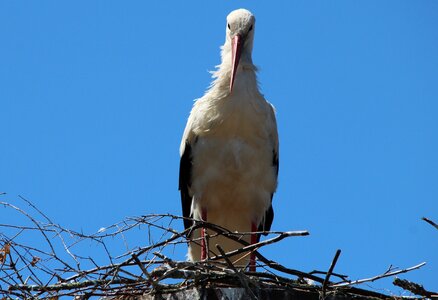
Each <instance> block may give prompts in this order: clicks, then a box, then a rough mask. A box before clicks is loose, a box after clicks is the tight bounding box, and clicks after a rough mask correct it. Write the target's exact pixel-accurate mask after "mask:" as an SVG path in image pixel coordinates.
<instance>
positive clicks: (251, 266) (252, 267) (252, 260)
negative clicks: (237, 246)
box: [249, 223, 257, 272]
mask: <svg viewBox="0 0 438 300" xmlns="http://www.w3.org/2000/svg"><path fill="white" fill-rule="evenodd" d="M251 231H252V232H255V231H257V227H256V225H255V224H254V223H251ZM255 243H257V234H255V233H251V245H252V244H255ZM255 260H256V258H255V254H254V252H253V253H251V256H250V258H249V271H250V272H255V271H256V265H255Z"/></svg>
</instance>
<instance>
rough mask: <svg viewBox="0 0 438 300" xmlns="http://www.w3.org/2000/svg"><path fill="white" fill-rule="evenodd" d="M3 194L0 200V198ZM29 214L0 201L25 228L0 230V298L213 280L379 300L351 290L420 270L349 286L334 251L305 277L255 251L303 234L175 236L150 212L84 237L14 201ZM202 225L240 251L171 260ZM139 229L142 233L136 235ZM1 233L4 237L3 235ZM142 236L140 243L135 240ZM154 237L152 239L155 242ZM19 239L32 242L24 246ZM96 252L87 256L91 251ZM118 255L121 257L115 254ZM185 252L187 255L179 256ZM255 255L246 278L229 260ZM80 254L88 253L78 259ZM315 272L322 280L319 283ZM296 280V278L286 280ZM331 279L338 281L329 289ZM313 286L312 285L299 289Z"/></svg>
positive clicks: (172, 221)
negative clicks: (255, 238) (324, 266)
mask: <svg viewBox="0 0 438 300" xmlns="http://www.w3.org/2000/svg"><path fill="white" fill-rule="evenodd" d="M0 195H1V194H0ZM20 198H21V200H23V201H25V202H26V203H27V204H28V205H29V207H30V208H31V209H32V210H33V213H34V214H36V216H34V215H33V214H32V213H29V212H27V211H25V210H23V209H21V208H19V207H17V206H16V205H13V204H10V203H7V202H0V205H1V206H3V209H8V210H11V211H9V212H10V213H17V214H18V215H19V216H22V217H24V219H25V221H24V224H21V225H17V224H0V299H3V298H5V299H9V298H11V297H16V298H23V299H24V298H50V297H54V298H53V299H56V297H60V296H78V297H80V296H84V297H85V298H86V297H90V296H116V295H141V294H144V293H147V292H157V291H160V292H166V293H170V292H173V291H181V290H184V289H188V288H191V287H194V286H198V285H205V284H206V283H211V282H212V281H214V282H216V283H218V284H227V285H229V286H239V287H244V288H245V289H246V290H247V293H248V295H251V297H252V298H254V299H255V298H256V295H255V294H254V293H253V291H252V289H253V288H258V287H267V286H269V287H284V288H301V289H303V288H305V289H308V290H312V291H323V294H325V292H326V291H327V292H328V291H330V290H332V289H339V288H343V289H344V290H346V291H350V292H354V293H356V294H359V295H365V296H367V295H368V296H373V297H377V298H385V297H387V296H386V295H382V294H379V293H376V292H372V291H366V290H360V289H357V288H354V287H351V286H353V285H356V284H359V283H363V282H368V281H374V280H377V279H380V278H383V277H388V276H394V275H396V274H400V273H405V272H408V271H411V270H414V269H418V268H420V267H422V266H423V265H424V264H425V263H421V264H419V265H416V266H414V267H411V268H407V269H403V270H397V271H394V270H393V269H392V268H390V269H389V270H388V271H387V272H385V273H384V274H381V275H377V276H375V277H372V278H367V279H361V280H355V281H350V280H348V277H347V276H346V275H340V274H336V273H333V269H334V266H335V264H336V260H337V259H338V257H339V253H340V251H338V252H337V255H336V256H335V258H334V259H333V262H332V265H331V267H330V269H329V270H328V271H327V272H323V271H313V272H310V273H306V272H302V271H298V270H294V269H290V268H287V267H285V266H283V265H281V264H279V263H277V262H275V261H272V260H270V259H267V258H266V257H264V256H263V255H262V254H261V253H260V252H259V250H260V249H261V248H263V247H265V246H267V245H270V244H275V243H278V242H280V241H281V240H283V239H285V238H290V237H295V236H306V235H308V234H309V233H308V232H307V231H288V232H278V231H276V232H258V233H264V234H265V233H266V234H269V235H271V236H272V235H273V237H271V238H268V239H265V240H263V241H260V242H259V243H256V244H253V245H249V244H248V243H247V242H245V241H244V240H243V239H242V237H243V236H245V235H248V234H251V233H250V232H240V233H236V232H231V231H229V230H226V229H225V228H222V227H220V226H217V225H214V224H211V223H207V222H203V221H195V222H194V225H193V226H192V227H191V228H188V229H186V230H183V231H178V230H176V229H175V228H174V227H175V226H179V224H180V223H182V222H181V221H182V220H183V219H184V218H183V217H179V216H175V215H171V214H151V215H145V216H139V217H129V218H126V219H124V220H122V221H121V222H118V223H116V224H113V225H111V226H108V227H103V228H100V229H99V230H98V231H97V232H95V233H92V234H86V233H83V232H78V231H74V230H71V229H67V228H64V227H62V226H60V225H59V224H56V223H54V222H53V221H52V220H51V219H50V218H49V217H48V216H46V215H45V214H44V213H43V212H42V211H40V210H39V209H38V208H37V207H36V206H35V205H33V204H32V203H31V202H30V201H28V200H27V199H25V198H23V197H20ZM40 219H42V220H40ZM201 227H205V228H208V229H210V230H211V232H212V233H211V236H217V235H222V236H225V237H227V238H229V239H232V240H234V241H236V242H239V243H240V244H242V247H241V248H240V249H237V250H234V251H230V252H228V253H225V252H224V250H223V249H222V248H221V246H220V245H217V246H216V247H217V249H218V251H219V253H220V255H217V256H214V254H212V255H213V257H211V258H210V259H207V260H206V261H200V262H188V261H176V260H173V259H171V258H169V256H168V254H172V253H173V252H174V251H175V248H176V247H184V248H186V247H187V243H188V242H189V241H192V242H199V241H197V240H195V239H194V240H190V233H191V232H192V231H193V230H196V229H199V228H201ZM135 229H140V230H135ZM145 232H146V234H145ZM6 233H7V234H6ZM139 236H140V238H139ZM157 237H158V238H157ZM130 238H131V239H132V238H135V240H136V241H137V243H139V244H141V243H142V241H149V243H148V245H146V246H141V247H134V248H129V247H128V241H129V239H130ZM23 241H32V242H31V244H26V243H25V242H23ZM96 245H97V246H98V247H97V249H96V247H94V249H96V250H94V251H96V252H97V254H96V255H95V256H94V257H92V256H90V254H89V251H90V246H96ZM120 249H124V250H122V252H121V253H120ZM183 251H185V249H184V250H183ZM244 252H246V253H248V252H254V253H255V255H256V257H257V259H258V266H259V270H260V269H263V270H264V272H247V271H245V270H242V269H239V268H236V267H234V266H233V264H232V263H231V261H230V258H231V257H232V256H234V255H236V254H240V253H244ZM84 253H86V254H84ZM317 274H320V275H323V276H324V277H319V276H317ZM291 275H292V276H295V277H296V278H295V279H292V278H288V276H291ZM331 276H335V277H337V278H340V279H341V280H342V281H341V282H338V283H336V284H335V283H332V282H330V281H329V279H330V277H331ZM302 279H307V280H312V281H313V282H315V283H318V284H315V285H309V284H307V283H303V281H302Z"/></svg>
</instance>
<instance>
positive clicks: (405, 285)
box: [392, 278, 438, 298]
mask: <svg viewBox="0 0 438 300" xmlns="http://www.w3.org/2000/svg"><path fill="white" fill-rule="evenodd" d="M392 284H394V285H395V286H399V287H401V288H402V289H404V290H407V291H410V292H411V293H413V294H415V295H419V296H423V297H428V298H438V293H433V292H429V291H427V290H426V289H425V288H424V287H423V286H422V285H421V284H418V283H415V282H412V281H409V280H406V279H399V278H395V279H394V281H393V282H392Z"/></svg>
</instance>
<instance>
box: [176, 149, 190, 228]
mask: <svg viewBox="0 0 438 300" xmlns="http://www.w3.org/2000/svg"><path fill="white" fill-rule="evenodd" d="M192 166H193V163H192V146H191V145H190V143H189V142H188V141H186V145H185V148H184V153H183V155H182V156H181V161H180V164H179V188H178V189H179V190H180V192H181V206H182V213H183V216H184V217H185V218H190V217H191V215H190V209H191V207H192V195H190V192H189V191H190V187H191V185H192ZM190 226H192V222H191V221H190V220H186V219H184V228H185V229H187V228H189V227H190Z"/></svg>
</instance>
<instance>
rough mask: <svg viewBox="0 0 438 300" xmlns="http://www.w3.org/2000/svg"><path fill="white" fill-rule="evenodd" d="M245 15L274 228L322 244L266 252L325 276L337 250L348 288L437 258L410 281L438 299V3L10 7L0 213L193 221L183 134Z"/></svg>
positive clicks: (1, 64) (80, 225) (4, 44)
mask: <svg viewBox="0 0 438 300" xmlns="http://www.w3.org/2000/svg"><path fill="white" fill-rule="evenodd" d="M240 7H244V8H247V9H249V10H251V11H252V12H253V13H254V14H255V15H256V19H257V29H256V37H255V46H254V62H255V63H256V64H257V65H258V66H259V67H260V73H259V81H260V83H261V88H262V91H263V93H264V94H265V96H266V98H267V99H269V101H271V102H272V103H273V104H274V105H275V106H276V108H277V112H278V126H279V133H280V175H279V187H278V192H277V193H276V195H275V198H274V208H275V213H276V214H275V220H274V224H273V229H274V230H298V229H307V230H309V231H310V232H311V235H310V236H309V237H305V238H295V239H290V240H287V241H284V242H283V243H281V244H279V245H275V246H272V247H269V248H266V250H265V251H264V253H265V254H266V255H267V256H269V257H270V258H272V259H274V260H278V261H280V262H282V263H284V264H285V265H287V266H289V267H292V268H296V269H300V270H303V271H310V270H313V269H320V270H326V269H327V268H328V267H329V265H330V262H331V259H332V257H333V255H334V253H335V251H336V249H338V248H340V249H342V251H343V252H342V254H341V257H340V259H339V262H338V264H337V267H336V271H337V272H339V273H345V274H349V275H350V276H351V278H352V279H358V278H363V277H368V276H371V275H376V274H379V273H382V272H384V271H385V270H386V269H387V267H388V266H389V265H390V264H392V265H394V266H399V267H402V268H403V267H409V266H412V265H415V264H417V263H419V262H422V261H426V262H427V263H428V264H427V266H425V267H424V268H423V269H421V270H418V271H414V272H412V273H409V274H406V275H402V276H401V277H402V278H407V279H410V280H413V281H416V282H419V283H422V284H424V285H425V287H426V288H429V289H432V290H438V281H437V280H436V278H437V276H438V231H437V230H435V229H434V228H432V227H431V226H430V225H428V224H426V223H424V222H423V221H421V220H420V218H421V217H422V216H426V217H429V218H431V219H433V220H435V221H438V158H437V157H438V133H437V130H438V2H436V1H283V2H277V3H276V4H275V5H272V4H269V5H268V4H266V3H265V2H262V1H259V2H254V1H235V2H227V3H225V4H224V3H220V2H214V3H213V2H206V1H196V2H186V1H184V2H182V1H178V2H177V1H175V2H170V3H169V2H164V1H161V2H155V3H154V4H151V3H150V2H145V1H129V2H123V3H122V2H115V1H92V2H90V1H75V2H74V3H73V2H68V1H62V2H60V1H38V2H33V1H28V2H19V1H2V2H1V3H0V38H1V46H0V138H1V146H0V192H7V195H6V196H1V198H0V200H2V201H8V202H12V203H15V204H18V205H20V206H24V207H25V205H24V204H23V203H22V202H20V201H19V199H18V195H23V196H25V197H26V198H28V199H29V200H31V201H32V202H33V203H35V204H36V205H37V206H38V207H39V208H40V209H41V210H43V211H44V212H45V213H46V214H48V215H49V216H50V217H51V218H52V219H53V220H55V221H56V222H59V223H61V225H63V226H65V227H69V228H72V229H76V230H80V229H83V230H84V231H86V232H93V231H96V230H98V229H99V228H100V227H102V226H106V225H110V224H112V223H115V222H116V221H119V220H121V219H122V218H124V217H125V216H132V215H141V214H148V213H167V212H169V213H173V214H180V199H179V193H178V190H177V181H178V167H179V154H178V148H179V143H180V138H181V135H182V132H183V129H184V126H185V122H186V120H187V117H188V114H189V111H190V109H191V106H192V103H193V100H194V99H196V98H198V97H200V96H202V95H203V92H204V90H205V89H206V88H207V86H208V85H209V82H210V80H211V79H210V74H209V73H208V72H207V71H209V70H213V69H214V66H215V65H217V64H218V63H219V58H220V57H219V46H220V45H221V44H222V43H223V41H224V38H225V33H224V32H225V17H226V15H227V14H228V13H229V12H230V11H231V10H233V9H236V8H240ZM0 219H1V222H2V223H6V222H9V223H13V222H14V220H16V219H15V217H13V216H11V215H10V214H9V213H8V211H7V210H5V209H4V208H0ZM181 228H182V224H180V227H179V229H181ZM143 242H144V241H138V243H139V244H140V243H143ZM176 256H178V257H183V253H182V251H181V253H177V254H176ZM370 286H371V287H375V288H388V289H391V290H394V288H393V287H392V285H391V284H390V281H383V282H378V283H373V284H370Z"/></svg>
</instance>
